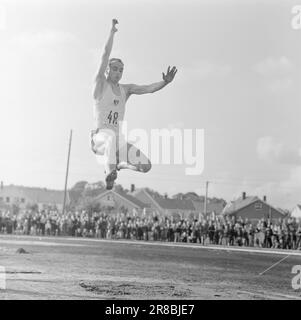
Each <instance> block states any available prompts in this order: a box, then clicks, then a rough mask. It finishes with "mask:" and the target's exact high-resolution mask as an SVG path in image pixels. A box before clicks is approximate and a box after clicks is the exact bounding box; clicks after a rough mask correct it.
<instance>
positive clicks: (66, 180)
mask: <svg viewBox="0 0 301 320" xmlns="http://www.w3.org/2000/svg"><path fill="white" fill-rule="evenodd" d="M71 142H72V129H71V131H70V138H69V149H68V159H67V170H66V178H65V190H64V204H63V215H64V214H65V209H66V197H67V182H68V174H69V161H70V150H71Z"/></svg>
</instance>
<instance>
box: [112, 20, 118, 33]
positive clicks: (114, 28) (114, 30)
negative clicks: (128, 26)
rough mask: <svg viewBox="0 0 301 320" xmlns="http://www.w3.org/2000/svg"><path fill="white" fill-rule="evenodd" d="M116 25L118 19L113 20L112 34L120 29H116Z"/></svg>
mask: <svg viewBox="0 0 301 320" xmlns="http://www.w3.org/2000/svg"><path fill="white" fill-rule="evenodd" d="M116 24H118V21H117V19H113V20H112V32H117V31H118V29H117V28H116Z"/></svg>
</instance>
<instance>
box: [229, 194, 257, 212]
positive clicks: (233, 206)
mask: <svg viewBox="0 0 301 320" xmlns="http://www.w3.org/2000/svg"><path fill="white" fill-rule="evenodd" d="M257 200H260V199H259V198H258V197H257V196H251V197H246V198H245V199H243V198H239V199H237V200H234V201H231V202H229V203H228V204H227V205H226V206H225V208H224V210H223V214H231V213H234V212H236V211H238V210H240V209H241V208H244V207H246V206H248V205H249V204H251V203H253V202H255V201H257Z"/></svg>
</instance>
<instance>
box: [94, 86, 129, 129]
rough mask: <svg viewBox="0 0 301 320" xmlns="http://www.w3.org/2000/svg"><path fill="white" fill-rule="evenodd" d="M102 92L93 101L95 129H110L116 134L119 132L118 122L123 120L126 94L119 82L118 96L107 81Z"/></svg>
mask: <svg viewBox="0 0 301 320" xmlns="http://www.w3.org/2000/svg"><path fill="white" fill-rule="evenodd" d="M104 86H105V88H104V92H103V94H102V97H101V98H100V99H95V103H94V110H93V111H94V122H95V127H96V129H111V130H113V131H114V132H115V133H116V134H117V135H118V133H119V130H121V128H120V129H119V123H120V122H121V121H123V118H124V113H125V103H126V94H125V90H124V88H123V86H122V85H121V84H120V85H119V87H120V93H121V95H120V96H118V95H116V94H115V93H114V92H113V89H112V88H111V85H110V84H109V83H107V82H106V83H105V84H104Z"/></svg>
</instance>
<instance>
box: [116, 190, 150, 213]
mask: <svg viewBox="0 0 301 320" xmlns="http://www.w3.org/2000/svg"><path fill="white" fill-rule="evenodd" d="M114 192H115V193H117V194H119V195H120V196H121V197H123V198H125V199H127V200H128V201H131V202H132V203H134V204H136V205H137V206H138V207H140V208H141V209H143V208H149V207H150V206H149V204H147V203H144V202H142V201H140V200H138V199H137V198H135V197H133V196H131V195H130V194H128V193H125V192H123V191H120V190H118V191H117V190H114Z"/></svg>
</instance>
